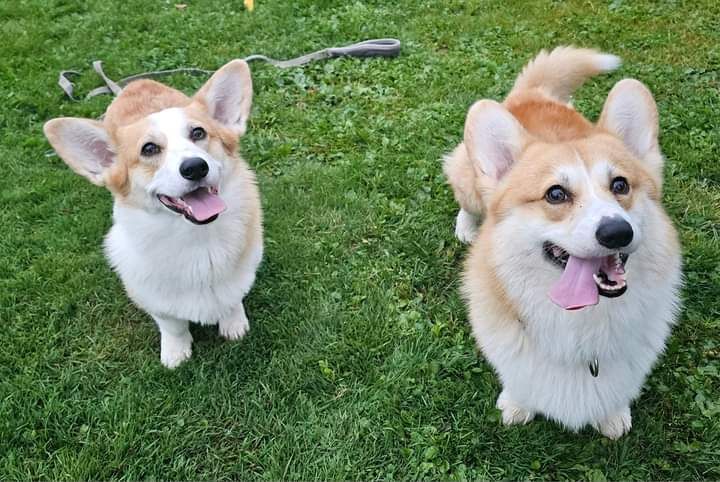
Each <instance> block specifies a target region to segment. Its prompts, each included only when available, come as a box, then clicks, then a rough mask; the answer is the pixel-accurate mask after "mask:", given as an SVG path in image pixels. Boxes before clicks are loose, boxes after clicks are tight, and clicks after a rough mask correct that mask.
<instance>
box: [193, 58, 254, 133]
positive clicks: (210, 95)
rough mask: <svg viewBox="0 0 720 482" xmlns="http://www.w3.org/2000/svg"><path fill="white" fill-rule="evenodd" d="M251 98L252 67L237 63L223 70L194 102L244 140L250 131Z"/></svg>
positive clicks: (201, 91) (195, 97)
mask: <svg viewBox="0 0 720 482" xmlns="http://www.w3.org/2000/svg"><path fill="white" fill-rule="evenodd" d="M252 95H253V87H252V77H251V75H250V67H248V64H247V62H245V61H244V60H240V59H236V60H233V61H231V62H228V63H227V64H225V65H223V66H222V67H220V70H218V71H217V72H215V73H214V74H213V75H212V77H210V79H209V80H208V81H207V82H206V83H205V85H203V86H202V88H201V89H200V90H199V91H198V92H197V93H196V94H195V96H194V97H193V99H194V100H196V101H198V102H200V103H202V104H203V105H204V106H205V107H206V108H207V111H208V113H209V114H210V116H211V117H213V118H214V119H215V120H217V121H218V122H220V123H221V124H223V125H224V126H225V127H227V128H229V129H231V130H233V131H234V132H235V133H237V135H238V136H241V135H243V134H244V133H245V130H246V129H247V120H248V117H249V116H250V108H251V107H252Z"/></svg>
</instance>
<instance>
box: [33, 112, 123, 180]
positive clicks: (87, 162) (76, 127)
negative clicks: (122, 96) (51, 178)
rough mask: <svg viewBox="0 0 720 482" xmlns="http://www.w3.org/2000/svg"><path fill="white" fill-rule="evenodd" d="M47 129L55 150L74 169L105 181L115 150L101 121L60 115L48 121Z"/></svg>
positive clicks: (46, 132)
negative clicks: (105, 174) (106, 171)
mask: <svg viewBox="0 0 720 482" xmlns="http://www.w3.org/2000/svg"><path fill="white" fill-rule="evenodd" d="M43 131H44V132H45V137H47V139H48V141H50V145H52V147H53V149H55V152H57V153H58V155H59V156H60V158H62V160H63V161H65V163H66V164H67V165H68V166H70V168H71V169H72V170H73V171H75V172H76V173H78V174H80V175H81V176H83V177H86V178H87V179H88V180H89V181H90V182H92V183H93V184H96V185H98V186H103V185H104V184H105V181H104V173H105V170H106V169H108V168H109V167H110V166H111V165H112V164H113V162H114V159H115V153H114V152H113V150H112V147H111V145H110V136H109V135H108V133H107V131H106V130H105V128H104V127H103V125H102V123H101V122H98V121H95V120H91V119H79V118H76V117H60V118H58V119H53V120H51V121H48V122H46V123H45V125H44V126H43Z"/></svg>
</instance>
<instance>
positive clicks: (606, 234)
mask: <svg viewBox="0 0 720 482" xmlns="http://www.w3.org/2000/svg"><path fill="white" fill-rule="evenodd" d="M595 237H596V238H597V240H598V242H599V243H600V244H602V245H603V246H605V247H606V248H610V249H618V248H624V247H625V246H627V245H628V244H630V242H631V241H632V240H633V229H632V226H630V223H628V222H627V221H625V220H624V219H623V218H621V217H620V216H615V217H612V218H608V217H604V218H602V219H601V220H600V226H598V228H597V231H595Z"/></svg>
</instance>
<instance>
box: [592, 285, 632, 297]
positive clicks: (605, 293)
mask: <svg viewBox="0 0 720 482" xmlns="http://www.w3.org/2000/svg"><path fill="white" fill-rule="evenodd" d="M626 291H627V284H626V285H625V286H623V287H622V288H620V289H619V290H613V291H606V290H604V289H603V288H601V287H600V286H598V293H599V294H601V295H602V296H604V297H606V298H617V297H618V296H622V295H624V294H625V292H626Z"/></svg>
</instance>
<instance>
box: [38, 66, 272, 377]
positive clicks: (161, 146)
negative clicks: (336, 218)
mask: <svg viewBox="0 0 720 482" xmlns="http://www.w3.org/2000/svg"><path fill="white" fill-rule="evenodd" d="M251 103H252V79H251V77H250V70H249V68H248V66H247V64H246V63H245V62H244V61H242V60H234V61H232V62H230V63H228V64H226V65H225V66H224V67H222V68H221V69H220V70H218V71H217V72H216V73H215V74H214V75H213V76H212V77H211V78H210V79H209V80H208V82H207V83H206V84H205V85H204V86H203V87H202V88H201V89H200V90H199V91H198V92H197V93H196V94H195V95H194V96H193V97H192V98H190V97H187V96H186V95H184V94H183V93H181V92H179V91H177V90H174V89H171V88H169V87H166V86H164V85H162V84H160V83H157V82H154V81H150V80H140V81H136V82H133V83H131V84H129V85H128V86H127V87H126V88H125V89H124V90H123V91H122V93H121V94H120V95H119V96H118V97H117V98H116V99H115V100H114V101H113V102H112V104H111V105H110V107H108V110H107V112H106V114H105V117H104V119H103V121H102V122H99V121H95V120H90V119H79V118H59V119H53V120H51V121H49V122H48V123H47V124H45V135H46V136H47V138H48V140H49V141H50V143H51V144H52V146H53V147H54V148H55V150H56V151H57V153H58V154H59V155H60V157H61V158H62V159H63V160H64V161H65V162H66V163H67V164H68V166H70V167H71V168H72V169H73V170H74V171H75V172H77V173H78V174H80V175H82V176H84V177H86V178H87V179H89V180H90V181H91V182H92V183H94V184H97V185H99V186H105V187H107V188H108V189H109V190H110V192H111V193H112V195H113V198H114V207H113V221H114V222H113V226H112V228H111V229H110V232H109V233H108V234H107V237H106V238H105V252H106V254H107V257H108V258H109V260H110V263H111V264H112V266H113V268H114V269H115V270H116V271H117V273H118V274H119V275H120V278H121V279H122V282H123V284H124V286H125V289H126V291H127V293H128V295H129V296H130V298H131V299H132V300H133V301H134V302H135V303H136V304H137V305H138V306H139V307H140V308H142V309H143V310H145V311H146V312H147V313H149V314H150V315H151V316H152V317H153V318H154V320H155V322H156V323H157V325H158V327H159V329H160V359H161V361H162V363H163V364H164V365H165V366H167V367H169V368H172V367H175V366H177V365H178V364H180V363H181V362H182V361H184V360H186V359H187V358H188V357H190V354H191V350H192V348H191V344H192V336H191V335H190V331H189V330H188V324H189V321H193V322H198V323H203V324H218V325H219V331H220V334H221V335H222V336H224V337H225V338H227V339H238V338H240V337H242V336H243V335H244V334H245V333H246V332H247V330H248V327H249V325H248V319H247V316H246V315H245V310H244V308H243V298H244V297H245V295H246V294H247V292H248V291H249V290H250V288H251V286H252V284H253V282H254V280H255V272H256V271H257V268H258V266H259V264H260V261H261V259H262V252H263V241H262V212H261V207H260V197H259V192H258V188H257V185H256V182H255V176H254V174H253V172H252V171H251V170H250V168H249V167H248V166H247V164H246V163H245V162H244V161H243V160H242V159H240V158H239V156H238V155H237V147H238V137H239V136H241V135H242V134H244V132H245V129H246V126H247V120H248V115H249V114H250V106H251Z"/></svg>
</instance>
